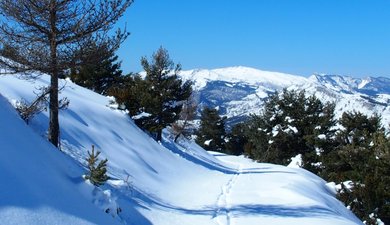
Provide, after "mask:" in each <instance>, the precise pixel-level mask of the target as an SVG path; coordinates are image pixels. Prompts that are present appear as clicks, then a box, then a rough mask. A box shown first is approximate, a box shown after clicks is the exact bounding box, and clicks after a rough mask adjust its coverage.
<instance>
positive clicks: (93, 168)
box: [85, 145, 108, 186]
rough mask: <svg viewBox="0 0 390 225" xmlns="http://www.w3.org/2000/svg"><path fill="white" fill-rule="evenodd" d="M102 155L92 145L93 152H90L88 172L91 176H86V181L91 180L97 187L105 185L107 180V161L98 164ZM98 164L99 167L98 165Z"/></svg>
mask: <svg viewBox="0 0 390 225" xmlns="http://www.w3.org/2000/svg"><path fill="white" fill-rule="evenodd" d="M99 155H100V152H99V151H96V154H95V148H94V146H93V145H92V152H89V151H88V158H87V159H86V160H87V162H88V171H89V174H88V175H86V176H85V178H86V179H88V180H90V181H91V183H92V184H93V185H95V186H100V185H103V184H104V183H105V182H106V181H107V180H108V176H107V161H108V160H107V159H104V160H101V161H100V162H98V161H99V160H98V157H99ZM96 164H97V165H96Z"/></svg>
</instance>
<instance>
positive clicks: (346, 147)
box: [322, 112, 390, 224]
mask: <svg viewBox="0 0 390 225" xmlns="http://www.w3.org/2000/svg"><path fill="white" fill-rule="evenodd" d="M340 124H341V125H342V127H343V128H342V129H340V131H339V132H338V134H337V138H336V139H337V143H338V146H337V148H336V149H335V150H334V151H332V152H330V153H329V154H328V155H326V156H325V157H324V159H325V160H324V172H323V174H322V176H323V177H324V178H325V179H327V180H333V181H336V182H343V181H346V180H351V181H352V184H353V188H352V190H348V189H346V188H343V189H342V190H341V191H340V192H339V198H340V200H342V201H343V202H344V203H345V204H346V205H348V206H349V207H350V208H351V210H352V211H353V212H354V213H355V214H356V215H357V216H358V217H359V218H361V219H362V220H365V221H366V222H367V224H376V220H375V218H381V219H382V220H383V221H389V219H390V187H389V184H390V141H389V139H388V138H387V137H386V135H385V132H384V129H383V128H382V127H381V126H380V117H379V116H377V115H374V116H371V117H367V116H366V115H363V114H362V113H359V112H346V113H344V114H343V115H342V118H341V119H340ZM370 215H371V216H370ZM373 215H374V216H373Z"/></svg>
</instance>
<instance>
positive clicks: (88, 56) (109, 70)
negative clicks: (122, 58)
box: [70, 42, 122, 95]
mask: <svg viewBox="0 0 390 225" xmlns="http://www.w3.org/2000/svg"><path fill="white" fill-rule="evenodd" d="M107 45H108V43H104V44H100V45H98V44H96V43H94V42H92V43H88V44H87V45H86V46H82V47H81V48H80V50H79V51H77V52H76V55H75V60H78V62H77V63H76V65H75V66H74V67H73V68H72V69H71V73H70V78H71V80H72V81H73V82H75V83H76V84H78V85H80V86H83V87H86V88H88V89H91V90H93V91H95V92H96V93H99V94H103V95H106V94H107V92H108V90H109V89H110V88H111V87H112V86H113V85H114V84H115V83H116V82H119V79H120V78H121V77H122V70H121V69H120V65H121V63H120V62H118V56H116V55H115V54H114V52H113V49H111V48H110V47H109V46H107Z"/></svg>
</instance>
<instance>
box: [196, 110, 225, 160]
mask: <svg viewBox="0 0 390 225" xmlns="http://www.w3.org/2000/svg"><path fill="white" fill-rule="evenodd" d="M225 120H226V118H225V117H221V116H220V115H219V113H218V110H217V109H215V108H208V107H205V108H204V109H203V110H202V113H201V118H200V127H199V130H198V131H197V138H196V143H198V144H199V145H200V146H202V147H203V148H204V149H206V150H212V151H220V152H224V151H225V137H226V132H225Z"/></svg>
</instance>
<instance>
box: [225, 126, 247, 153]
mask: <svg viewBox="0 0 390 225" xmlns="http://www.w3.org/2000/svg"><path fill="white" fill-rule="evenodd" d="M245 130H246V123H245V122H243V123H238V124H235V125H234V126H233V127H232V129H231V131H230V132H229V133H228V134H227V139H228V142H227V143H226V152H227V153H228V154H232V155H241V154H243V153H244V148H245V144H247V143H248V140H247V138H246V136H245Z"/></svg>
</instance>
